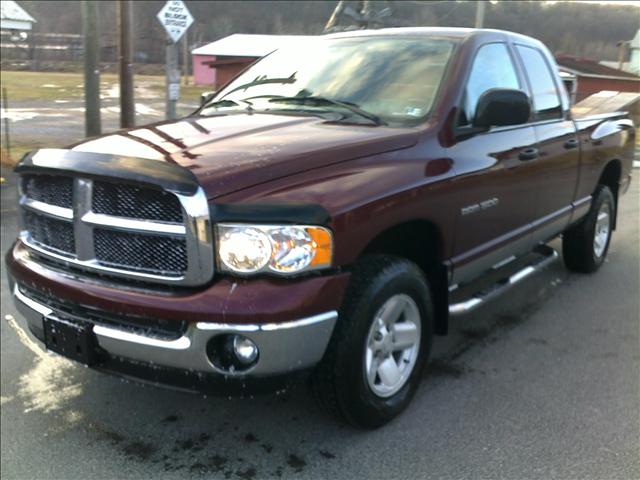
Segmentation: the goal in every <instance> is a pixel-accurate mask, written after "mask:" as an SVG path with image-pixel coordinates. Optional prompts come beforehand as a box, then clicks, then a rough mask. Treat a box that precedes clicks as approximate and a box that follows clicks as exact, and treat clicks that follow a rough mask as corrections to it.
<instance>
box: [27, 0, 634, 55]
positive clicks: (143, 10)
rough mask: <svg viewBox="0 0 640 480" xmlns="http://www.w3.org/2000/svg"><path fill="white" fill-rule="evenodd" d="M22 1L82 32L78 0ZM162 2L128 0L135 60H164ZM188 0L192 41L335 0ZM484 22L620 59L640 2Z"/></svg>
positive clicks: (402, 14)
mask: <svg viewBox="0 0 640 480" xmlns="http://www.w3.org/2000/svg"><path fill="white" fill-rule="evenodd" d="M19 3H20V4H21V5H22V6H23V7H24V8H25V9H26V10H27V11H28V12H29V13H30V14H31V15H32V16H33V17H35V18H36V20H37V22H38V23H37V24H36V25H35V31H36V32H42V33H78V34H79V33H81V31H82V23H81V16H80V8H79V7H80V5H79V2H78V1H42V0H30V1H28V0H25V1H20V2H19ZM98 3H99V5H98V8H99V10H100V15H99V16H100V36H101V46H102V47H103V48H104V49H106V51H108V50H109V49H111V50H113V49H114V48H115V47H116V45H117V17H116V2H115V1H100V2H98ZM164 3H165V2H164V1H163V0H136V1H134V2H133V10H134V26H135V29H134V35H135V39H134V49H135V52H136V58H137V59H138V61H146V62H153V63H161V62H163V61H164V45H165V34H164V31H163V30H162V28H161V26H160V24H159V22H158V20H157V19H156V15H157V13H158V12H159V11H160V9H161V8H162V6H163V5H164ZM185 3H186V5H187V7H188V8H189V10H190V11H191V13H192V15H193V16H194V18H195V22H194V24H193V25H192V27H191V28H190V30H189V36H188V42H189V45H190V47H192V48H193V47H197V46H200V45H203V44H205V43H208V42H212V41H214V40H217V39H220V38H223V37H225V36H227V35H230V34H232V33H260V34H305V35H315V34H320V33H322V30H323V27H324V25H325V23H326V22H327V20H328V18H329V16H330V15H331V12H332V11H333V9H334V8H335V5H336V2H335V1H329V0H316V1H284V0H277V1H250V0H245V1H186V2H185ZM348 3H351V4H355V3H356V2H348ZM372 4H373V8H377V9H381V8H384V7H385V6H386V5H387V4H388V5H389V6H390V7H391V9H392V11H393V21H394V22H395V23H396V24H397V25H402V26H451V27H471V26H473V24H474V18H475V11H476V5H475V3H474V2H466V1H430V2H426V1H425V2H421V1H410V0H407V1H392V2H372ZM354 6H355V5H354ZM485 27H486V28H498V29H504V30H511V31H514V32H519V33H523V34H525V35H530V36H533V37H536V38H538V39H540V40H542V41H543V42H544V43H545V44H547V45H548V46H549V48H550V49H551V50H552V51H553V52H556V53H557V52H563V53H569V54H573V55H579V56H587V57H592V58H595V59H597V60H617V58H618V48H617V46H616V43H617V42H618V41H620V40H630V39H631V38H633V36H634V35H635V33H636V31H637V29H638V28H639V27H640V9H639V8H637V7H634V6H624V5H600V4H586V3H576V2H570V1H565V2H556V3H546V2H536V1H504V0H503V1H499V2H497V3H488V4H487V5H486V13H485Z"/></svg>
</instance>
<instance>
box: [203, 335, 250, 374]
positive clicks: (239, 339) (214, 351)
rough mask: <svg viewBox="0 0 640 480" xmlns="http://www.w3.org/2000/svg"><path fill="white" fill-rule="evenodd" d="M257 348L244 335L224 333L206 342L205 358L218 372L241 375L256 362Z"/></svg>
mask: <svg viewBox="0 0 640 480" xmlns="http://www.w3.org/2000/svg"><path fill="white" fill-rule="evenodd" d="M259 355H260V352H259V350H258V346H257V345H256V344H255V343H254V342H253V340H251V339H250V338H247V337H245V336H244V335H237V334H230V333H225V334H222V335H216V336H215V337H212V338H211V339H209V341H208V342H207V356H208V357H209V361H210V362H211V363H212V364H213V366H214V367H216V368H217V369H218V370H222V371H223V372H228V373H241V372H244V371H246V370H249V369H250V368H251V367H253V366H254V365H255V364H256V362H257V361H258V356H259Z"/></svg>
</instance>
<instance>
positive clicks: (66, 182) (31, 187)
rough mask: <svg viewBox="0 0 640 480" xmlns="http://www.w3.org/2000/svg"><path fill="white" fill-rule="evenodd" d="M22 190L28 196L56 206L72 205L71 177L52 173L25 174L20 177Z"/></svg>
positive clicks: (65, 206)
mask: <svg viewBox="0 0 640 480" xmlns="http://www.w3.org/2000/svg"><path fill="white" fill-rule="evenodd" d="M22 192H23V193H24V194H25V195H26V196H27V197H29V198H32V199H33V200H37V201H39V202H42V203H48V204H49V205H55V206H56V207H64V208H71V207H72V206H73V178H71V177H54V176H53V175H27V176H25V177H23V178H22Z"/></svg>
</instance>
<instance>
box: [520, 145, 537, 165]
mask: <svg viewBox="0 0 640 480" xmlns="http://www.w3.org/2000/svg"><path fill="white" fill-rule="evenodd" d="M538 155H539V153H538V149H537V148H525V149H524V150H522V151H521V152H520V155H518V158H519V159H520V160H522V161H523V162H527V161H529V160H533V159H534V158H538Z"/></svg>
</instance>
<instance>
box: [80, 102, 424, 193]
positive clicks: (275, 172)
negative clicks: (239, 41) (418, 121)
mask: <svg viewBox="0 0 640 480" xmlns="http://www.w3.org/2000/svg"><path fill="white" fill-rule="evenodd" d="M417 138H418V132H417V131H416V130H415V129H408V128H407V129H399V128H389V127H384V126H369V125H354V124H345V123H332V122H328V121H327V120H324V119H321V118H318V117H307V116H304V117H302V116H289V115H286V116H285V115H275V114H262V113H253V114H249V113H246V114H245V113H241V114H237V113H236V114H230V115H220V116H211V117H202V116H193V117H187V118H184V119H181V120H177V121H169V122H161V123H156V124H152V125H147V126H144V127H137V128H132V129H128V130H121V131H118V132H115V133H113V134H109V135H105V136H102V137H98V138H93V139H89V140H87V141H83V142H82V143H79V144H76V145H74V146H73V147H72V150H74V151H82V152H95V153H109V154H114V155H125V156H129V157H138V158H146V159H153V160H157V161H161V162H170V163H174V164H178V165H181V166H183V167H185V168H188V169H189V170H191V171H192V172H193V173H194V174H195V175H196V177H197V178H198V181H199V182H200V184H201V185H202V187H203V188H204V190H205V192H206V193H207V197H208V198H209V199H213V198H216V197H219V196H222V195H226V194H229V193H232V192H235V191H238V190H242V189H244V188H248V187H251V186H254V185H257V184H260V183H264V182H269V181H271V180H274V179H278V178H282V177H285V176H288V175H293V174H296V173H301V172H304V171H307V170H312V169H314V168H319V167H323V166H327V165H330V164H333V163H338V162H344V161H347V160H352V159H355V158H360V157H365V156H370V155H375V154H379V153H383V152H388V151H392V150H398V149H402V148H407V147H410V146H412V145H414V144H415V143H416V142H417Z"/></svg>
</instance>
